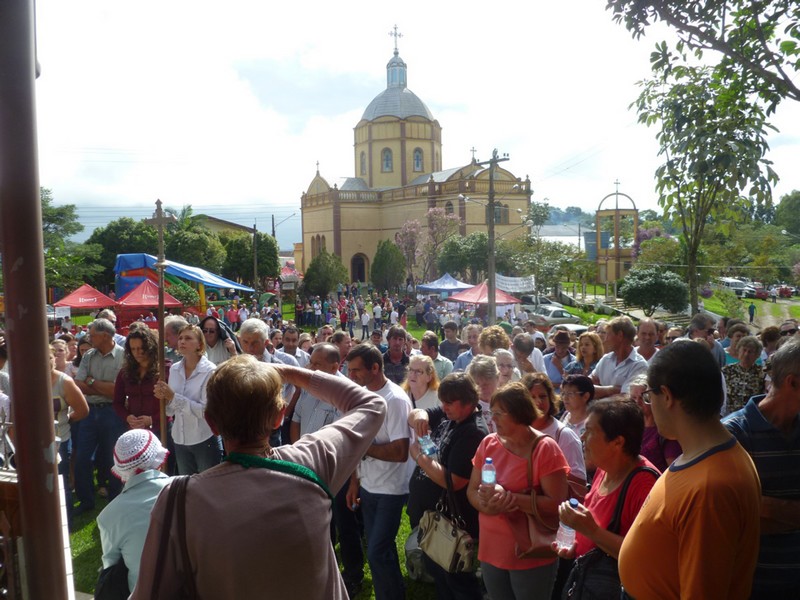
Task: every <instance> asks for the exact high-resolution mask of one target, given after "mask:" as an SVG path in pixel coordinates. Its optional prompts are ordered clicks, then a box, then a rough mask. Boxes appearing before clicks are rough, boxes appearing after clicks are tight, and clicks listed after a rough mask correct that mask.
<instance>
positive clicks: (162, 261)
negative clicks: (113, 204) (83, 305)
mask: <svg viewBox="0 0 800 600" xmlns="http://www.w3.org/2000/svg"><path fill="white" fill-rule="evenodd" d="M173 221H175V215H172V214H169V213H167V214H164V211H163V210H162V209H161V200H156V212H155V213H154V214H153V218H152V219H145V223H147V224H148V225H152V226H153V227H155V228H156V229H157V230H158V261H157V262H156V265H155V266H156V270H157V271H158V376H159V378H163V377H164V269H166V267H167V263H166V258H165V257H164V226H165V225H166V224H168V223H172V222H173ZM159 410H160V417H159V419H160V421H159V422H160V424H161V443H162V444H163V445H164V447H165V448H166V447H167V413H166V404H165V402H164V400H163V399H162V400H160V401H159Z"/></svg>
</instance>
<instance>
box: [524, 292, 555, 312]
mask: <svg viewBox="0 0 800 600" xmlns="http://www.w3.org/2000/svg"><path fill="white" fill-rule="evenodd" d="M519 299H520V300H522V308H524V309H525V311H526V312H529V313H531V312H533V311H535V310H536V308H537V307H538V306H543V305H546V306H564V305H563V304H561V303H560V302H556V301H555V300H551V299H550V298H548V297H547V296H520V297H519Z"/></svg>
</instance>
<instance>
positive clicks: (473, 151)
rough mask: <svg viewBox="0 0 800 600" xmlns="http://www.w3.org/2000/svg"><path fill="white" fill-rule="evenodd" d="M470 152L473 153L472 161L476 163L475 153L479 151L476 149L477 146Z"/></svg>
mask: <svg viewBox="0 0 800 600" xmlns="http://www.w3.org/2000/svg"><path fill="white" fill-rule="evenodd" d="M469 151H470V152H472V161H473V162H475V153H476V152H477V150H476V149H475V146H473V147H472V148H470V149H469Z"/></svg>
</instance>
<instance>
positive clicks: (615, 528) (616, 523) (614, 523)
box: [608, 466, 661, 535]
mask: <svg viewBox="0 0 800 600" xmlns="http://www.w3.org/2000/svg"><path fill="white" fill-rule="evenodd" d="M642 471H646V472H648V473H650V474H652V475H653V476H654V477H655V478H656V479H658V478H659V477H661V475H660V474H659V472H658V471H656V470H655V469H651V468H650V467H645V466H639V467H636V468H635V469H634V470H633V471H631V472H630V473H628V476H627V477H626V478H625V481H624V483H623V484H622V489H621V490H620V492H619V498H617V506H616V507H615V508H614V518H613V519H611V523H610V524H609V525H608V531H610V532H611V533H616V534H617V535H619V528H620V526H621V525H622V509H623V508H624V507H625V496H627V495H628V487H630V485H631V481H633V477H634V475H636V474H637V473H640V472H642Z"/></svg>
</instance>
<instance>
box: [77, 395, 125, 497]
mask: <svg viewBox="0 0 800 600" xmlns="http://www.w3.org/2000/svg"><path fill="white" fill-rule="evenodd" d="M126 429H127V425H126V424H125V422H124V421H123V420H122V419H120V418H119V417H118V416H117V413H115V412H114V409H113V408H112V406H111V405H110V404H109V405H108V406H104V407H102V408H98V407H97V406H94V405H91V404H90V405H89V416H87V417H86V418H85V419H83V420H82V421H81V426H80V436H79V438H78V440H77V447H76V448H75V495H76V496H77V497H78V500H80V503H81V506H82V507H86V508H93V507H94V474H93V472H92V458H93V457H94V459H95V461H96V462H97V463H99V464H112V465H113V464H114V444H116V443H117V439H118V438H119V436H121V435H122V434H123V433H125V430H126ZM110 479H111V480H110V481H109V482H108V499H109V500H112V499H113V498H115V497H116V496H117V495H118V494H119V493H120V492H121V491H122V482H121V481H120V480H119V479H117V478H116V477H111V478H110Z"/></svg>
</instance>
